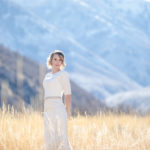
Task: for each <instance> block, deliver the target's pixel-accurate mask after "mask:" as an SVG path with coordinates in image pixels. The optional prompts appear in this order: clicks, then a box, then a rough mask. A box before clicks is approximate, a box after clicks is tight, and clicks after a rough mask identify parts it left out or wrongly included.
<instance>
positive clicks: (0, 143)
mask: <svg viewBox="0 0 150 150" xmlns="http://www.w3.org/2000/svg"><path fill="white" fill-rule="evenodd" d="M68 136H69V140H70V143H71V145H72V147H73V148H74V150H149V149H150V116H144V117H140V116H136V115H135V116H134V115H123V114H122V115H114V114H111V113H110V114H107V115H105V114H101V115H97V116H93V117H90V116H80V115H78V116H77V117H72V118H71V119H70V120H69V121H68ZM42 140H43V114H42V113H40V112H36V111H29V110H24V112H23V113H17V112H15V111H14V110H13V109H12V110H11V111H7V110H6V108H5V107H3V109H1V110H0V150H40V149H41V147H42V143H43V141H42Z"/></svg>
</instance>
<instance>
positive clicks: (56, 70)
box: [52, 69, 60, 73]
mask: <svg viewBox="0 0 150 150" xmlns="http://www.w3.org/2000/svg"><path fill="white" fill-rule="evenodd" d="M59 71H60V69H52V73H56V72H59Z"/></svg>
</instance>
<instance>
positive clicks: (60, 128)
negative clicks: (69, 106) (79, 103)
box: [43, 71, 72, 150]
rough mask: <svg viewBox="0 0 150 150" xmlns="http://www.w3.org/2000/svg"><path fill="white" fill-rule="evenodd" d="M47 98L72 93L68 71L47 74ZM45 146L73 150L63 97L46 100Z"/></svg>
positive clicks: (45, 87) (48, 149)
mask: <svg viewBox="0 0 150 150" xmlns="http://www.w3.org/2000/svg"><path fill="white" fill-rule="evenodd" d="M43 86H44V90H45V98H47V97H49V96H61V95H62V93H63V92H64V93H65V95H66V94H71V88H70V81H69V78H68V73H67V72H65V71H60V72H57V73H56V74H50V73H48V74H46V76H45V79H44V81H43ZM44 148H45V149H46V150H72V147H71V145H70V144H69V141H68V136H67V112H66V109H65V106H64V104H63V102H62V99H61V98H55V99H52V98H49V99H48V98H47V99H45V100H44Z"/></svg>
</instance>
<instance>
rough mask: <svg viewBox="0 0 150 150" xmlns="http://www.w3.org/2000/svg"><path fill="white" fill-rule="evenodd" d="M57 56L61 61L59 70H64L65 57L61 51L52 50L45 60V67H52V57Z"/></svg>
mask: <svg viewBox="0 0 150 150" xmlns="http://www.w3.org/2000/svg"><path fill="white" fill-rule="evenodd" d="M55 54H56V55H58V56H59V58H60V60H61V61H62V65H61V66H60V69H63V68H65V66H66V63H65V56H64V53H63V52H62V51H61V50H54V51H53V52H51V53H50V54H49V56H48V58H47V67H48V68H51V67H52V66H51V65H52V59H53V57H54V55H55Z"/></svg>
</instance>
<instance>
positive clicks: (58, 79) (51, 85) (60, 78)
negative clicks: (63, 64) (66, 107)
mask: <svg viewBox="0 0 150 150" xmlns="http://www.w3.org/2000/svg"><path fill="white" fill-rule="evenodd" d="M43 87H44V97H45V98H46V97H51V96H52V97H53V96H60V97H62V95H63V93H64V95H67V94H71V87H70V81H69V75H68V73H67V72H66V71H64V70H61V71H59V72H56V73H54V74H52V73H47V74H46V75H45V78H44V80H43Z"/></svg>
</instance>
